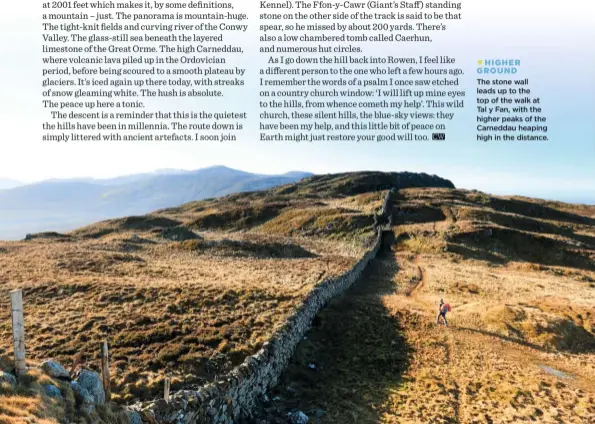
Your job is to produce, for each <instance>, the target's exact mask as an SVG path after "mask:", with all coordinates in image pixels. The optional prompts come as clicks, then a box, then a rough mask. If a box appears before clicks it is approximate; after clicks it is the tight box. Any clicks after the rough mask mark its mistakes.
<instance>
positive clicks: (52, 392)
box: [43, 384, 62, 399]
mask: <svg viewBox="0 0 595 424" xmlns="http://www.w3.org/2000/svg"><path fill="white" fill-rule="evenodd" d="M43 392H44V393H45V395H46V396H47V397H51V398H53V399H62V393H61V392H60V389H59V388H57V387H56V386H54V385H53V384H44V385H43Z"/></svg>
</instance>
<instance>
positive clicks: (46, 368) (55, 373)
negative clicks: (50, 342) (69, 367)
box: [41, 360, 70, 378]
mask: <svg viewBox="0 0 595 424" xmlns="http://www.w3.org/2000/svg"><path fill="white" fill-rule="evenodd" d="M41 369H42V371H43V372H44V373H46V374H47V375H49V376H50V377H54V378H70V373H69V372H68V371H66V369H65V368H64V367H63V366H62V365H60V364H59V363H58V362H56V361H54V360H49V361H45V362H44V363H42V364H41Z"/></svg>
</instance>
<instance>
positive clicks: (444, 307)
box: [436, 299, 450, 327]
mask: <svg viewBox="0 0 595 424" xmlns="http://www.w3.org/2000/svg"><path fill="white" fill-rule="evenodd" d="M447 312H450V305H449V304H448V303H444V300H442V299H440V306H439V307H438V316H437V317H436V324H440V317H442V319H443V320H444V325H445V326H447V327H448V321H447V320H446V313H447Z"/></svg>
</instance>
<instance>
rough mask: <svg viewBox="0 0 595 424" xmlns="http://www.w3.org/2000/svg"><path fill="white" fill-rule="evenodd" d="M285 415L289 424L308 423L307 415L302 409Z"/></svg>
mask: <svg viewBox="0 0 595 424" xmlns="http://www.w3.org/2000/svg"><path fill="white" fill-rule="evenodd" d="M287 416H288V417H289V422H290V423H291V424H308V421H309V419H308V416H307V415H306V414H304V413H303V412H302V411H295V412H290V413H289V414H287Z"/></svg>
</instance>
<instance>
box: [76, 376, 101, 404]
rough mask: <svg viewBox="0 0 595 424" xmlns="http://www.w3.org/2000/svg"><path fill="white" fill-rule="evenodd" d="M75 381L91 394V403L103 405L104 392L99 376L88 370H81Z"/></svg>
mask: <svg viewBox="0 0 595 424" xmlns="http://www.w3.org/2000/svg"><path fill="white" fill-rule="evenodd" d="M76 381H77V383H78V384H80V386H81V387H82V388H83V389H85V390H87V391H88V392H89V393H90V394H91V396H92V397H93V403H99V404H103V403H105V391H104V390H103V383H102V381H101V376H100V375H99V374H97V373H96V372H93V371H89V370H81V372H80V373H79V376H78V378H77V380H76Z"/></svg>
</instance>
